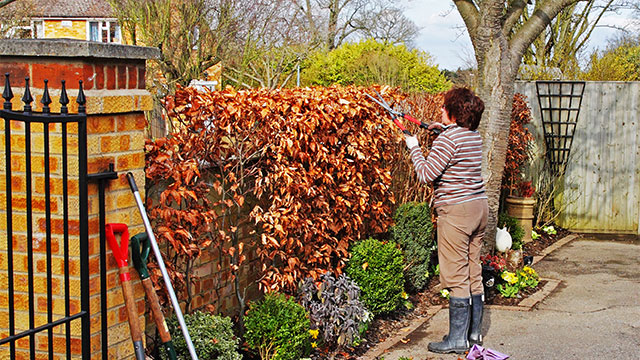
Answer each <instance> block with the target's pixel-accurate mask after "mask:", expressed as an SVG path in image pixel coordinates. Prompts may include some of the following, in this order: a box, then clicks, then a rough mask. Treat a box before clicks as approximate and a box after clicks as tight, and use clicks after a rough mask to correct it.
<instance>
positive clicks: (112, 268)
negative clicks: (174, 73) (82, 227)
mask: <svg viewBox="0 0 640 360" xmlns="http://www.w3.org/2000/svg"><path fill="white" fill-rule="evenodd" d="M157 56H158V51H157V49H152V48H144V47H136V46H125V45H115V44H100V43H90V42H85V41H75V40H1V41H0V74H4V73H7V72H8V73H10V75H11V78H12V84H13V86H12V87H13V91H14V94H15V96H14V98H13V102H14V109H19V108H21V107H22V103H21V101H20V98H21V97H22V92H23V91H24V86H23V85H24V78H25V77H26V76H28V77H30V78H31V84H32V87H31V93H32V95H33V97H34V99H35V100H34V102H33V104H32V105H33V106H34V110H37V111H39V110H40V109H41V106H42V105H41V104H40V99H41V97H42V94H43V89H42V88H43V84H44V82H43V81H44V79H47V80H49V86H50V91H51V98H52V100H53V103H52V104H51V111H52V112H59V111H60V105H59V103H58V100H59V97H60V92H59V89H60V80H66V85H67V90H68V95H69V99H70V104H69V112H70V113H75V112H77V104H76V103H75V100H76V95H77V93H78V92H77V89H78V80H82V81H83V83H84V89H85V95H86V98H87V104H86V112H87V133H88V134H87V142H88V149H87V153H88V155H87V156H88V173H89V174H92V173H99V172H103V171H107V170H108V169H109V164H113V165H114V166H115V171H116V172H117V173H118V179H116V180H112V181H111V182H110V183H108V185H107V190H106V209H105V210H106V223H124V224H127V225H128V226H129V234H130V235H131V236H133V235H135V234H137V233H140V232H144V226H143V225H142V219H141V217H140V215H139V213H138V209H137V207H136V204H135V200H134V198H133V195H132V194H131V191H130V189H129V186H128V183H127V180H126V177H125V175H126V173H127V172H128V171H131V172H133V174H134V175H135V178H136V181H137V183H138V187H139V189H140V191H141V196H142V197H143V198H144V183H145V178H144V140H145V127H146V120H145V115H144V112H145V111H148V110H151V108H152V99H151V96H150V94H149V92H148V91H147V90H145V69H146V68H145V61H146V60H147V59H150V58H157ZM52 146H54V145H52ZM34 186H38V185H37V184H35V185H34ZM88 191H89V194H88V196H89V254H90V258H89V268H90V292H91V293H90V299H91V301H90V302H91V306H90V311H91V334H92V336H91V351H92V359H101V358H102V351H103V349H102V345H101V318H102V316H106V317H107V319H108V355H109V359H131V358H133V345H132V343H131V338H130V335H129V327H128V323H127V313H126V310H125V308H124V300H123V297H122V291H121V288H120V283H119V278H118V271H117V267H116V263H115V260H114V258H113V256H112V253H111V251H110V250H109V248H108V247H107V269H108V270H107V287H106V289H104V291H106V292H107V307H108V311H107V313H106V314H101V307H100V294H101V291H103V290H102V289H101V288H100V256H99V250H100V236H99V233H100V229H99V206H98V205H99V204H98V185H97V184H96V183H89V189H88ZM1 255H2V254H1V253H0V258H1V257H2V256H1ZM72 261H73V260H72ZM131 274H132V279H133V283H134V284H133V285H134V293H135V298H136V303H137V306H138V314H139V315H140V316H139V321H140V324H141V329H144V328H145V319H144V313H145V302H144V301H145V300H144V291H143V289H142V286H141V284H140V281H139V278H138V275H137V273H136V271H135V270H134V269H133V267H131ZM0 300H2V299H0ZM0 303H3V301H0ZM1 305H2V304H0V308H1V307H2V306H1ZM4 306H6V305H4ZM0 327H5V326H4V325H0ZM45 350H46V348H45Z"/></svg>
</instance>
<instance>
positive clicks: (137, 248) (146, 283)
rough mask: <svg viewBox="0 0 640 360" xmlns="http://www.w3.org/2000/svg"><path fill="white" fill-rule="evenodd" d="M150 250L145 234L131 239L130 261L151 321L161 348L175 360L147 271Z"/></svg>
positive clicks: (174, 352)
mask: <svg viewBox="0 0 640 360" xmlns="http://www.w3.org/2000/svg"><path fill="white" fill-rule="evenodd" d="M150 250H151V246H150V244H149V237H148V236H147V234H145V233H141V234H138V235H135V236H134V237H132V238H131V260H133V267H135V268H136V270H137V271H138V274H139V275H140V280H142V287H144V292H145V293H146V294H147V300H149V306H150V307H151V314H152V315H153V321H155V323H156V328H157V329H158V333H159V334H160V340H161V341H162V347H164V349H165V350H166V351H167V354H168V356H169V359H170V360H176V359H177V356H176V350H175V348H174V347H173V341H171V334H170V333H169V329H168V328H167V323H166V322H165V320H164V315H163V314H162V309H160V301H158V295H157V294H156V291H155V289H154V288H153V282H152V281H151V278H150V277H149V270H148V269H147V260H148V259H149V252H150Z"/></svg>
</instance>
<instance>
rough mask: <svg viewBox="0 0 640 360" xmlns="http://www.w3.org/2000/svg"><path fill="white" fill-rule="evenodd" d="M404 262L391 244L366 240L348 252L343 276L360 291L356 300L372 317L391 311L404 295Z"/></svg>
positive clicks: (398, 250)
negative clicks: (347, 260) (348, 278)
mask: <svg viewBox="0 0 640 360" xmlns="http://www.w3.org/2000/svg"><path fill="white" fill-rule="evenodd" d="M403 266H404V260H403V258H402V252H401V251H400V249H398V247H397V246H396V243H394V242H381V241H379V240H376V239H373V238H369V239H366V240H363V241H361V242H358V243H357V244H355V245H354V246H353V249H352V250H351V259H349V264H348V265H347V268H346V272H347V275H349V277H350V278H351V279H353V280H354V281H355V282H356V283H357V284H358V286H360V290H361V291H362V293H361V296H360V299H361V300H362V302H363V303H364V304H365V306H366V307H367V309H369V311H371V313H373V314H374V315H377V314H382V313H388V312H391V311H393V310H395V309H396V308H397V307H398V306H399V305H400V304H401V303H402V295H403V293H404V273H403Z"/></svg>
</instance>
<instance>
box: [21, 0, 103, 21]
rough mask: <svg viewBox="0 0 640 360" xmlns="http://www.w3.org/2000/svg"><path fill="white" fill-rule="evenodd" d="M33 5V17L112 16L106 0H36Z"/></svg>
mask: <svg viewBox="0 0 640 360" xmlns="http://www.w3.org/2000/svg"><path fill="white" fill-rule="evenodd" d="M33 5H34V8H33V12H32V16H33V17H81V18H84V17H91V18H93V17H96V18H105V17H114V14H113V10H112V9H111V5H109V2H108V1H107V0H44V1H39V0H38V1H34V3H33Z"/></svg>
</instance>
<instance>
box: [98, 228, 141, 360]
mask: <svg viewBox="0 0 640 360" xmlns="http://www.w3.org/2000/svg"><path fill="white" fill-rule="evenodd" d="M105 230H106V231H105V233H106V236H107V242H108V243H109V247H111V251H112V252H113V257H115V258H116V263H117V264H118V271H119V272H120V284H121V285H122V296H123V297H124V305H125V307H126V309H127V315H128V318H129V331H130V332H131V340H132V341H133V350H134V352H135V354H136V360H145V355H144V347H143V345H142V331H141V330H140V323H139V322H138V311H137V306H136V301H135V298H134V296H133V288H132V287H131V274H129V229H128V228H127V225H125V224H106V225H105ZM116 234H120V244H118V241H117V240H116ZM103 316H104V314H103Z"/></svg>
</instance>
